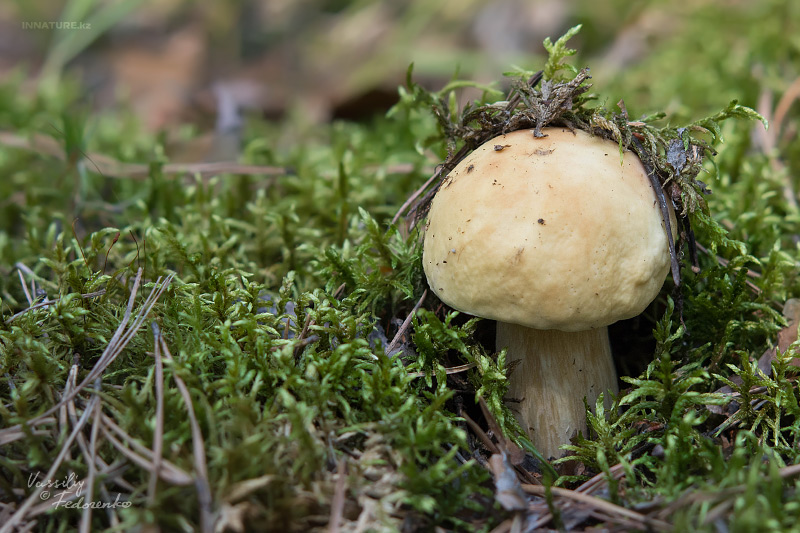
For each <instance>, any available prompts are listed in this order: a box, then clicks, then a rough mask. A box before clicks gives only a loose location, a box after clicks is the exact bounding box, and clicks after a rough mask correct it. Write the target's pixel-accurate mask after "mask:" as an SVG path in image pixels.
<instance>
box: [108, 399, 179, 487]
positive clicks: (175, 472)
mask: <svg viewBox="0 0 800 533" xmlns="http://www.w3.org/2000/svg"><path fill="white" fill-rule="evenodd" d="M102 420H103V426H102V429H103V430H104V433H106V432H105V428H109V429H111V431H113V432H114V433H116V434H117V436H118V437H119V438H121V439H123V440H125V442H127V443H128V444H129V445H130V446H131V448H132V449H133V451H134V452H136V453H137V454H139V455H141V456H144V458H140V459H141V460H142V461H143V463H139V464H147V463H150V462H152V460H153V455H152V453H153V452H152V451H150V449H149V448H147V447H145V446H142V445H141V444H139V443H138V442H136V440H135V439H134V438H133V437H131V436H130V435H128V434H127V433H125V430H123V429H122V428H121V427H119V426H118V425H117V423H116V422H114V420H113V419H112V418H111V417H109V416H107V415H105V414H103V415H102ZM117 442H119V441H117ZM159 476H160V477H161V479H163V480H164V481H166V482H167V483H172V484H173V485H181V486H183V485H191V483H192V476H190V475H189V474H188V473H187V472H186V471H185V470H183V469H182V468H179V467H178V466H176V465H174V464H172V463H171V462H169V461H167V460H166V459H164V460H162V462H161V468H160V470H159Z"/></svg>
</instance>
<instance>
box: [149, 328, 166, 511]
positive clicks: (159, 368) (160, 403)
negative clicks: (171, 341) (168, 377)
mask: <svg viewBox="0 0 800 533" xmlns="http://www.w3.org/2000/svg"><path fill="white" fill-rule="evenodd" d="M151 328H152V330H153V337H154V339H155V343H154V344H155V353H154V354H153V356H154V358H155V365H156V366H155V369H156V376H155V387H156V427H155V432H154V434H153V469H152V470H151V471H150V482H149V483H148V485H147V503H148V505H151V506H152V505H154V504H155V501H156V485H157V484H158V471H159V470H160V469H161V454H162V451H163V448H164V361H162V360H161V356H162V354H161V343H160V342H159V340H160V339H161V329H160V328H159V327H158V324H156V323H155V322H153V323H152V324H151Z"/></svg>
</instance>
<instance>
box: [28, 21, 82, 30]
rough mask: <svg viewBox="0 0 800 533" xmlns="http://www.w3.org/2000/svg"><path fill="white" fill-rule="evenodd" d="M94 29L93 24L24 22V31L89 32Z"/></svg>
mask: <svg viewBox="0 0 800 533" xmlns="http://www.w3.org/2000/svg"><path fill="white" fill-rule="evenodd" d="M91 28H92V24H91V22H67V21H59V22H43V21H33V22H23V23H22V29H23V30H89V29H91Z"/></svg>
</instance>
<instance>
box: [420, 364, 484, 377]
mask: <svg viewBox="0 0 800 533" xmlns="http://www.w3.org/2000/svg"><path fill="white" fill-rule="evenodd" d="M476 366H478V364H477V363H467V364H465V365H458V366H451V367H449V368H445V369H444V373H445V374H447V375H448V376H449V375H450V374H458V373H460V372H466V371H467V370H469V369H470V368H475V367H476ZM408 375H409V377H412V378H421V377H422V376H424V375H425V372H410V373H409V374H408Z"/></svg>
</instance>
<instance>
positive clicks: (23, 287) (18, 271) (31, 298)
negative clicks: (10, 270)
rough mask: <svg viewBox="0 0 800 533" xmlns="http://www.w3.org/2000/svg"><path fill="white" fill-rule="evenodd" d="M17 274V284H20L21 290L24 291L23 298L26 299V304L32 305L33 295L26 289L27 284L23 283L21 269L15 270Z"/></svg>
mask: <svg viewBox="0 0 800 533" xmlns="http://www.w3.org/2000/svg"><path fill="white" fill-rule="evenodd" d="M17 274H18V275H19V284H20V285H22V292H24V293H25V299H26V300H28V305H29V306H30V305H33V297H32V296H31V293H30V291H28V287H27V285H25V278H23V277H22V271H21V270H17Z"/></svg>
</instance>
